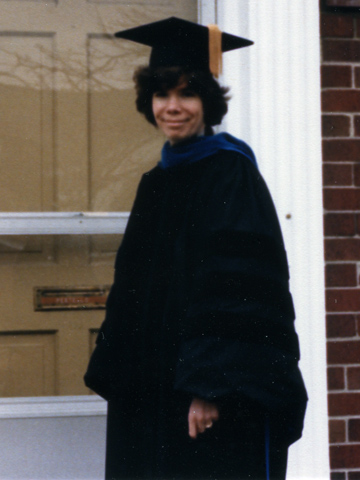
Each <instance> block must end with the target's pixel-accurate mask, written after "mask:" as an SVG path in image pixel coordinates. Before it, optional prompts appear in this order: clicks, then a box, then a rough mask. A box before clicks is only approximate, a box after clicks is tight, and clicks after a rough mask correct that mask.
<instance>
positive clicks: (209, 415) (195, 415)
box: [188, 398, 219, 438]
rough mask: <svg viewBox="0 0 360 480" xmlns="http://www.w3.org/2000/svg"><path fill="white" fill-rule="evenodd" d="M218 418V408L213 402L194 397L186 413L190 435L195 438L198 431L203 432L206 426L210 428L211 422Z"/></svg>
mask: <svg viewBox="0 0 360 480" xmlns="http://www.w3.org/2000/svg"><path fill="white" fill-rule="evenodd" d="M218 418H219V410H218V408H217V406H216V405H215V404H214V403H209V402H205V400H201V399H200V398H194V400H193V401H192V402H191V405H190V408H189V415H188V422H189V435H190V437H191V438H196V437H197V436H198V434H199V433H203V432H205V430H206V429H207V428H211V427H212V425H213V422H216V420H218Z"/></svg>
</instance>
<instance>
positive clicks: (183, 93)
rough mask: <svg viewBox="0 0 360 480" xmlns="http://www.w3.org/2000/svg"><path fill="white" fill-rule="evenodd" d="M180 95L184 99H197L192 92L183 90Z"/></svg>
mask: <svg viewBox="0 0 360 480" xmlns="http://www.w3.org/2000/svg"><path fill="white" fill-rule="evenodd" d="M182 95H183V96H184V97H197V94H196V93H195V92H194V91H193V90H183V91H182Z"/></svg>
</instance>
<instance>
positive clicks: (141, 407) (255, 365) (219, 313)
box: [85, 151, 307, 480]
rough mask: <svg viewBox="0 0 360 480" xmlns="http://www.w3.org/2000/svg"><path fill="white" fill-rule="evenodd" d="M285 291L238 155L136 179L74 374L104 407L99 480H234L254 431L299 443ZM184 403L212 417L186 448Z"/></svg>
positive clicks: (280, 256) (270, 219)
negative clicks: (79, 369)
mask: <svg viewBox="0 0 360 480" xmlns="http://www.w3.org/2000/svg"><path fill="white" fill-rule="evenodd" d="M288 282H289V276H288V266H287V259H286V253H285V249H284V244H283V239H282V235H281V231H280V227H279V222H278V219H277V215H276V212H275V208H274V205H273V202H272V200H271V197H270V194H269V192H268V189H267V187H266V185H265V183H264V181H263V179H262V177H261V175H260V173H259V171H258V170H257V168H256V167H255V166H254V165H253V164H252V163H251V162H250V161H249V159H248V158H246V157H245V156H243V155H242V154H241V153H237V152H233V151H219V152H218V153H216V154H215V155H212V156H210V157H207V158H204V159H202V160H199V161H197V162H195V163H192V164H188V165H179V166H174V167H171V168H168V169H162V168H160V167H159V166H157V167H155V168H154V169H153V170H151V171H150V172H148V173H146V174H145V175H143V177H142V180H141V182H140V185H139V188H138V192H137V196H136V199H135V203H134V206H133V210H132V212H131V216H130V219H129V222H128V226H127V229H126V233H125V236H124V239H123V242H122V244H121V247H120V249H119V252H118V255H117V259H116V265H115V279H114V284H113V286H112V289H111V292H110V295H109V298H108V302H107V313H106V318H105V321H104V323H103V325H102V327H101V330H100V333H99V336H98V340H97V348H96V350H95V352H94V354H93V356H92V359H91V361H90V365H89V368H88V371H87V374H86V375H85V381H86V383H87V385H88V386H89V387H90V388H93V389H94V390H95V391H96V392H97V393H99V394H100V395H102V396H103V397H104V398H105V399H107V400H108V401H109V410H108V433H107V477H106V478H108V479H110V478H111V479H115V478H116V479H117V478H121V479H135V478H139V479H151V478H156V479H160V478H161V479H165V478H166V479H167V480H169V479H171V478H178V479H186V478H194V479H195V478H196V479H199V478H207V479H209V478H239V475H240V473H239V472H240V470H241V468H242V467H241V466H240V464H239V460H238V458H239V457H241V455H242V453H243V454H244V455H245V458H246V456H248V457H249V459H250V456H251V453H247V451H246V448H247V447H246V444H257V440H256V439H257V438H259V442H258V443H259V445H260V444H261V442H263V437H264V425H265V426H266V429H267V430H269V429H270V434H271V437H272V439H276V441H275V440H274V441H272V445H274V444H276V445H281V446H283V447H284V448H286V447H287V446H288V445H289V444H290V443H292V442H294V441H295V440H297V439H298V438H299V437H300V436H301V431H302V426H303V416H304V412H305V406H306V399H307V397H306V392H305V388H304V385H303V381H302V378H301V374H300V372H299V370H298V360H299V346H298V339H297V335H296V332H295V329H294V318H295V315H294V309H293V303H292V299H291V295H290V293H289V285H288ZM194 397H199V398H202V399H204V400H207V401H214V402H216V404H217V405H218V406H219V408H220V420H219V421H218V422H217V423H216V424H215V425H214V427H213V428H211V429H209V430H208V431H206V432H205V434H202V435H200V436H199V438H198V439H197V440H192V439H190V438H189V437H188V435H187V414H188V409H189V406H190V403H191V400H192V399H193V398H194ZM247 438H248V440H246V439H247ZM251 448H253V447H251ZM259 449H260V450H259V452H260V453H259V455H260V456H263V453H264V450H263V446H259ZM249 462H250V460H249V461H248V462H247V463H249ZM240 463H241V462H240ZM255 463H256V461H255ZM257 463H259V462H258V461H257ZM259 478H260V474H259ZM264 478H265V477H264Z"/></svg>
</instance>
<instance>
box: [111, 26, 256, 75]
mask: <svg viewBox="0 0 360 480" xmlns="http://www.w3.org/2000/svg"><path fill="white" fill-rule="evenodd" d="M212 27H213V26H209V27H205V26H203V25H198V24H197V23H193V22H189V21H187V20H183V19H181V18H176V17H170V18H167V19H165V20H160V21H158V22H154V23H149V24H146V25H141V26H139V27H135V28H130V29H128V30H123V31H121V32H117V33H115V36H116V37H119V38H125V39H127V40H132V41H134V42H138V43H141V44H144V45H148V46H149V47H152V51H151V55H150V62H149V63H150V67H153V68H156V67H174V66H181V67H187V68H190V69H197V70H198V69H200V70H206V71H209V70H211V71H212V73H214V74H215V75H216V73H218V72H217V71H216V70H217V68H216V67H215V68H212V67H211V66H210V64H213V63H214V62H213V60H212V58H211V57H214V51H215V56H217V57H218V60H216V61H217V62H218V63H221V52H227V51H229V50H235V49H237V48H242V47H247V46H249V45H252V44H253V42H252V41H251V40H247V39H246V38H241V37H238V36H236V35H231V34H229V33H224V32H220V30H219V29H217V27H215V33H212V32H214V28H212ZM209 32H210V33H209ZM216 32H217V33H216ZM214 39H215V40H214ZM216 43H218V44H219V45H218V46H216ZM210 52H211V53H210ZM216 61H215V62H216ZM214 70H215V71H214Z"/></svg>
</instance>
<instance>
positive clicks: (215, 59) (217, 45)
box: [208, 25, 222, 78]
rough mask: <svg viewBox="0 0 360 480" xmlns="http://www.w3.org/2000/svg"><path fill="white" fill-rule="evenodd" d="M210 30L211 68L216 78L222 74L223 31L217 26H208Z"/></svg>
mask: <svg viewBox="0 0 360 480" xmlns="http://www.w3.org/2000/svg"><path fill="white" fill-rule="evenodd" d="M208 29H209V68H210V72H211V73H212V74H213V75H214V77H216V78H218V77H219V75H220V73H221V72H222V49H221V36H222V33H221V30H220V28H219V27H218V26H217V25H208Z"/></svg>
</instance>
